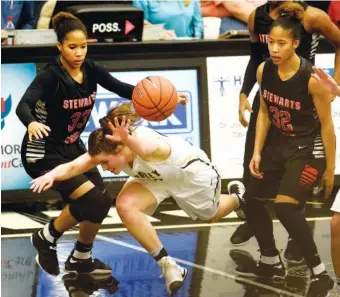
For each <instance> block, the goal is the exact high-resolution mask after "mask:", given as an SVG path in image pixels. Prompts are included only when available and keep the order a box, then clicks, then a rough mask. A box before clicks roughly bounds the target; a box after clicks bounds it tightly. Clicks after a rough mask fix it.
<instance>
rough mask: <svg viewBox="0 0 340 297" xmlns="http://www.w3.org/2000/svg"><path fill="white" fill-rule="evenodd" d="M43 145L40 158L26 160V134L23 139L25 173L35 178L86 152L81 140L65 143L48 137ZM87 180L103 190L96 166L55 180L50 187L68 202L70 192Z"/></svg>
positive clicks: (102, 183)
mask: <svg viewBox="0 0 340 297" xmlns="http://www.w3.org/2000/svg"><path fill="white" fill-rule="evenodd" d="M44 147H45V153H44V157H43V158H42V159H38V160H36V161H35V162H28V161H27V158H26V148H27V136H26V137H25V138H24V140H23V143H22V149H21V159H22V163H23V166H24V168H25V170H26V172H27V174H28V175H29V176H31V177H32V178H37V177H39V176H41V175H43V174H45V173H46V172H48V171H50V170H52V169H53V168H55V167H57V166H58V165H61V164H64V163H67V162H70V161H73V160H74V159H76V158H78V157H79V156H81V155H82V154H84V153H86V148H85V145H84V143H83V142H82V141H81V140H80V141H79V142H76V143H73V144H65V143H62V142H59V141H55V140H50V139H48V140H46V142H45V145H44ZM87 181H91V182H92V183H93V184H94V185H95V186H97V187H99V188H100V189H102V190H104V182H103V179H102V177H101V176H100V173H99V171H98V169H97V168H93V169H91V170H89V171H87V172H85V173H83V174H81V175H78V176H75V177H73V178H70V179H68V180H64V181H60V182H56V183H55V184H54V185H53V187H52V188H53V189H54V190H56V191H58V192H59V193H60V195H61V196H62V197H63V199H64V200H65V201H67V202H69V201H70V200H69V196H70V194H71V193H73V192H74V191H75V190H76V189H77V188H79V186H81V185H82V184H84V183H85V182H87Z"/></svg>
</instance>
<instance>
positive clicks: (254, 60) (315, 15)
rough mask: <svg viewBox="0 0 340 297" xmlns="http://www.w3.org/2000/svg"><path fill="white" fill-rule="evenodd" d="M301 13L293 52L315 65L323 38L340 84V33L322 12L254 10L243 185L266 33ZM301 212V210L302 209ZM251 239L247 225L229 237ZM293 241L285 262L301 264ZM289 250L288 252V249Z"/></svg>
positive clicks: (274, 4) (244, 105)
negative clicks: (285, 18)
mask: <svg viewBox="0 0 340 297" xmlns="http://www.w3.org/2000/svg"><path fill="white" fill-rule="evenodd" d="M287 11H288V12H292V11H300V14H303V20H302V22H301V28H300V36H301V40H300V45H299V47H298V48H297V49H296V50H297V54H298V55H300V56H302V57H304V58H306V59H308V60H310V61H311V63H312V64H314V58H315V53H316V50H317V46H318V43H319V39H320V35H323V36H325V37H326V38H327V39H328V40H329V41H330V42H332V43H333V44H334V45H335V46H336V60H335V72H334V77H335V79H336V80H337V81H338V82H339V83H340V55H338V52H339V48H340V31H339V29H338V28H337V27H336V26H335V25H334V24H333V23H332V21H331V20H330V18H329V17H328V15H327V14H326V13H324V12H323V11H322V10H320V9H317V8H314V7H311V6H308V5H307V4H305V3H304V2H303V1H297V2H293V1H268V3H266V4H264V5H262V6H260V7H258V8H257V9H256V10H254V11H253V12H252V13H251V15H250V17H249V22H248V28H249V32H250V38H251V44H250V47H251V56H250V60H249V63H248V66H247V69H246V73H245V77H244V82H243V86H242V89H241V93H240V105H239V119H240V122H241V124H242V125H243V126H244V127H247V126H248V131H247V137H246V143H245V152H244V159H243V167H244V172H243V183H244V184H245V186H247V183H248V180H249V177H250V171H249V167H248V165H249V162H250V160H251V157H252V155H253V148H254V141H255V130H256V118H257V114H258V110H259V106H260V97H259V93H257V94H256V96H255V98H254V102H253V105H252V107H251V106H250V104H249V102H248V96H249V93H250V91H251V90H252V88H253V86H254V83H255V82H256V69H257V67H258V66H259V65H260V63H261V62H263V61H265V60H266V59H267V58H268V57H269V52H268V46H267V40H268V31H269V28H270V26H271V24H272V23H273V21H274V20H275V19H276V18H277V17H278V16H279V15H280V14H282V13H283V12H287ZM246 110H247V111H250V112H251V115H250V121H249V123H248V122H247V120H246V118H245V111H246ZM271 192H272V191H269V190H268V189H266V191H265V192H264V193H263V195H264V196H266V197H269V196H268V195H271ZM301 208H302V209H303V208H304V206H301ZM252 236H253V232H252V231H251V230H250V229H249V228H248V225H247V224H246V223H245V224H242V225H240V226H239V228H238V229H237V230H236V232H235V233H234V234H233V235H232V237H231V242H232V243H233V244H235V245H240V244H244V243H246V242H247V241H248V240H249V239H250V238H251V237H252ZM295 246H296V245H295V244H294V242H293V241H292V240H289V241H288V246H287V249H286V252H285V258H286V259H287V260H290V261H292V262H301V261H302V260H303V259H302V258H301V255H300V253H299V251H298V250H297V249H296V248H295ZM288 248H289V249H288Z"/></svg>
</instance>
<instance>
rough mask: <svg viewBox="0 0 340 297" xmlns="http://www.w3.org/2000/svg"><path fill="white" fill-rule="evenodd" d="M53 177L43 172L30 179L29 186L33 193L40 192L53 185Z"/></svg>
mask: <svg viewBox="0 0 340 297" xmlns="http://www.w3.org/2000/svg"><path fill="white" fill-rule="evenodd" d="M53 183H54V178H53V176H52V175H51V174H48V173H46V174H44V175H42V176H40V177H38V178H36V179H34V180H32V181H30V184H31V187H30V189H31V190H32V192H33V193H41V192H44V191H47V190H48V189H50V188H51V187H52V186H53Z"/></svg>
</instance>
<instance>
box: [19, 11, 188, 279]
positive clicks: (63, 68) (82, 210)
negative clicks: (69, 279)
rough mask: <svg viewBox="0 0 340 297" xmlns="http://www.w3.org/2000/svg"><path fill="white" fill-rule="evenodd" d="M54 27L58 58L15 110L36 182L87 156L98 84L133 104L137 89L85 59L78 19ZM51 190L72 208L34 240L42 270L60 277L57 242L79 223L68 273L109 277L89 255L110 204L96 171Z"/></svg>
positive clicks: (57, 20) (66, 17)
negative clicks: (87, 130)
mask: <svg viewBox="0 0 340 297" xmlns="http://www.w3.org/2000/svg"><path fill="white" fill-rule="evenodd" d="M53 27H54V30H55V32H56V34H57V39H58V43H57V47H58V50H59V51H60V56H58V57H57V58H56V59H55V60H54V61H52V62H50V63H49V64H47V65H46V67H45V68H44V70H43V71H42V72H41V73H39V74H38V75H37V77H36V78H35V79H34V81H33V82H32V83H31V85H30V86H29V87H28V89H27V91H26V92H25V94H24V95H23V97H22V99H21V101H20V103H19V105H18V107H17V110H16V112H17V115H18V117H19V119H20V120H21V122H22V123H23V124H24V125H25V126H26V127H27V133H26V135H25V137H24V140H23V143H22V151H21V157H22V162H23V165H24V168H25V170H26V172H27V173H28V174H29V175H30V176H31V177H32V178H36V177H38V176H40V175H42V174H43V173H46V172H48V171H50V170H51V169H53V168H55V167H56V166H58V165H60V164H63V163H67V162H69V161H72V160H74V159H76V158H77V157H79V156H80V155H82V154H84V153H85V152H86V148H85V146H84V143H83V142H82V141H81V139H80V138H79V137H80V134H81V133H82V131H83V130H84V129H85V126H86V124H87V122H88V119H89V117H90V114H91V111H92V108H93V106H94V104H95V99H96V92H97V84H99V85H101V86H102V87H104V88H105V89H107V90H109V91H111V92H114V93H116V94H118V95H119V96H121V97H123V98H127V99H131V97H132V92H133V89H134V86H133V85H130V84H127V83H123V82H121V81H119V80H117V79H115V78H113V77H112V76H111V75H110V73H109V72H108V71H107V70H106V69H105V68H104V67H103V66H100V65H98V64H96V63H95V62H94V61H92V60H89V59H86V53H87V32H86V28H85V26H84V25H83V23H82V22H81V21H80V20H79V19H78V18H76V17H74V16H73V15H72V14H69V13H64V12H61V13H59V14H57V15H56V16H55V17H54V18H53ZM178 97H179V98H178V102H179V103H181V104H185V102H186V97H185V95H183V94H178ZM53 189H54V190H56V191H58V192H59V193H60V194H61V196H62V198H63V199H64V201H65V202H67V203H69V204H68V205H67V206H66V207H65V208H64V209H63V211H62V213H61V215H60V216H59V217H58V218H56V219H55V220H52V221H51V222H50V223H49V224H47V225H46V226H45V227H44V228H43V229H42V230H40V231H39V232H36V233H34V234H33V235H32V244H33V245H34V247H35V248H36V249H37V250H38V256H37V262H38V264H39V265H40V267H41V268H42V269H44V270H45V271H46V272H48V273H50V274H52V275H58V274H59V265H58V258H57V253H56V244H57V240H58V239H59V238H60V237H61V235H62V234H63V232H65V231H66V230H68V229H70V228H71V227H73V226H75V225H77V224H78V223H79V236H78V241H77V242H76V244H75V248H74V250H73V251H72V253H71V255H70V256H69V258H68V259H67V261H66V263H65V269H66V270H67V271H74V272H78V273H86V272H89V273H111V268H110V267H109V266H107V265H105V264H104V263H102V262H100V261H99V260H97V259H94V260H93V259H92V256H91V253H92V246H93V241H94V239H95V236H96V234H97V232H98V229H99V228H100V225H101V223H102V221H103V220H104V218H105V217H106V215H107V213H108V211H109V209H110V207H111V205H112V197H111V195H110V194H109V193H108V191H106V189H105V186H104V183H103V180H102V178H101V176H100V174H99V172H98V170H97V169H96V168H95V169H91V170H90V168H89V170H88V171H87V172H86V173H84V174H82V175H80V176H77V177H74V178H72V179H69V180H67V181H62V182H58V183H56V184H54V185H53Z"/></svg>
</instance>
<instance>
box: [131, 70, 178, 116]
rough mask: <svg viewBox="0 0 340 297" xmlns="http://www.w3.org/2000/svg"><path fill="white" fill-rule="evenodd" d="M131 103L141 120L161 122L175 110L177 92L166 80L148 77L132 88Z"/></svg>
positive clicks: (158, 77)
mask: <svg viewBox="0 0 340 297" xmlns="http://www.w3.org/2000/svg"><path fill="white" fill-rule="evenodd" d="M132 103H133V107H134V109H135V110H136V112H137V113H138V114H139V115H140V116H141V117H142V118H144V119H146V120H148V121H152V122H158V121H162V120H165V119H166V118H167V117H169V116H171V115H172V113H173V112H174V110H175V109H176V106H177V91H176V88H175V87H174V86H173V84H172V83H171V82H170V81H169V80H167V79H166V78H164V77H161V76H148V77H146V78H144V79H142V80H141V81H140V82H139V83H138V84H137V85H136V87H135V88H134V90H133V93H132Z"/></svg>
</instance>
